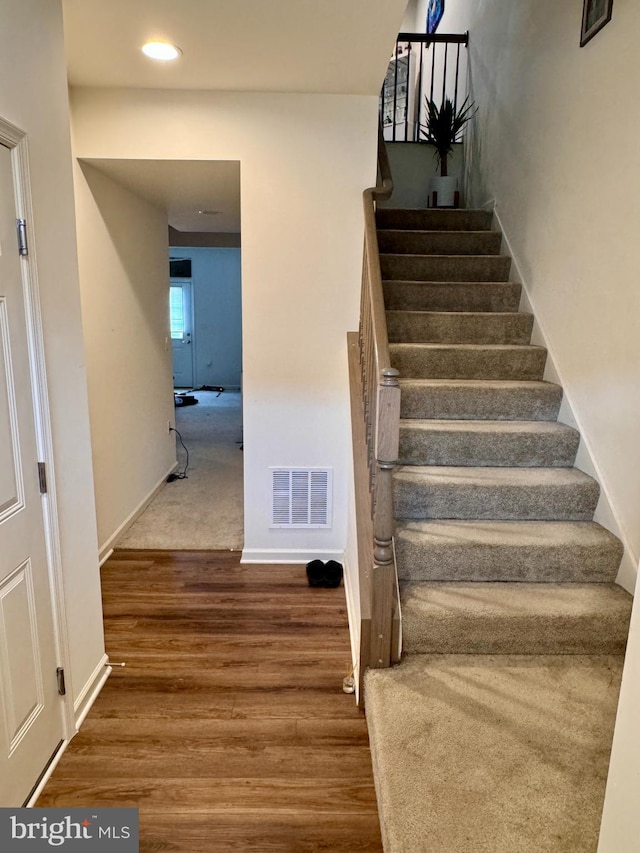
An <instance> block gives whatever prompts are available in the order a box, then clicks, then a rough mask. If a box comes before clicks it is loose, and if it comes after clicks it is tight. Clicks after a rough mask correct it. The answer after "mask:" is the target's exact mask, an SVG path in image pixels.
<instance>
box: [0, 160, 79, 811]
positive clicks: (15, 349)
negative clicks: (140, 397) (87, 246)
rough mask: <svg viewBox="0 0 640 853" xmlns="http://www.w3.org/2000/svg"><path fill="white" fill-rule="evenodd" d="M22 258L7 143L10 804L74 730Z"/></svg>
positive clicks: (3, 674) (3, 206)
mask: <svg viewBox="0 0 640 853" xmlns="http://www.w3.org/2000/svg"><path fill="white" fill-rule="evenodd" d="M21 263H22V261H21V260H20V258H19V256H18V244H17V239H16V204H15V195H14V183H13V171H12V159H11V151H10V150H9V149H8V148H6V147H5V146H4V145H0V806H19V805H22V804H23V802H24V801H25V800H26V799H27V797H28V796H29V793H30V791H31V790H32V788H33V786H34V785H35V784H36V782H37V780H38V777H39V775H40V773H41V772H42V770H43V769H44V767H45V766H46V764H47V762H48V760H49V758H50V757H51V755H52V754H53V753H54V752H55V750H56V747H57V746H58V744H59V743H60V741H61V740H62V739H63V737H64V735H63V717H62V710H63V709H62V700H61V699H60V697H59V695H58V687H57V680H56V651H55V634H54V619H53V612H52V606H51V588H50V584H49V575H48V568H47V555H46V548H45V536H44V521H43V513H42V499H41V495H40V486H39V476H38V467H37V463H38V459H37V450H36V432H35V424H34V403H33V400H34V398H33V394H32V385H31V374H30V362H29V350H28V343H27V322H26V317H25V303H24V292H23V284H22V275H21ZM61 274H64V272H61Z"/></svg>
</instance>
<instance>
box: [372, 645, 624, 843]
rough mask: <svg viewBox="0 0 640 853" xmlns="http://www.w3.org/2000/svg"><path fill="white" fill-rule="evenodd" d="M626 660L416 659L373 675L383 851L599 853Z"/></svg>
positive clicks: (564, 657) (563, 657)
mask: <svg viewBox="0 0 640 853" xmlns="http://www.w3.org/2000/svg"><path fill="white" fill-rule="evenodd" d="M622 661H623V659H622V657H621V656H615V657H608V656H605V655H602V656H586V655H585V656H583V655H554V656H536V657H525V656H522V657H520V656H510V655H502V656H493V657H492V656H483V655H415V656H411V657H409V658H408V659H407V660H405V661H404V662H403V663H402V664H401V665H400V666H398V667H395V668H393V669H387V670H369V672H368V673H367V676H366V687H365V692H366V705H367V721H368V723H369V734H370V738H371V746H372V754H373V757H374V775H375V779H376V789H377V794H378V803H379V806H380V812H381V816H382V821H381V822H382V831H383V840H384V849H385V853H543V852H544V851H549V853H551V851H553V853H569V852H570V853H595V851H596V848H597V843H598V830H599V826H600V813H601V809H602V802H603V798H604V789H605V783H606V777H607V768H608V764H609V752H610V748H611V741H612V737H613V726H614V720H615V714H616V704H617V699H618V691H619V685H620V678H621V671H622Z"/></svg>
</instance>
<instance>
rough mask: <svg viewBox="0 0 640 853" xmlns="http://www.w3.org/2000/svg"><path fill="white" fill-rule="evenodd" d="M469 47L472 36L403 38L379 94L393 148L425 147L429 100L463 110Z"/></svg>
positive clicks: (410, 35) (417, 35) (413, 35)
mask: <svg viewBox="0 0 640 853" xmlns="http://www.w3.org/2000/svg"><path fill="white" fill-rule="evenodd" d="M468 45H469V33H468V32H466V33H459V34H454V33H450V34H447V33H435V34H430V35H427V34H425V33H400V34H399V35H398V38H397V40H396V46H395V50H394V53H393V56H392V57H391V62H390V63H389V67H388V69H387V74H386V77H385V80H384V84H383V86H382V92H381V93H380V120H381V122H382V126H383V131H384V138H385V139H386V140H387V141H388V142H420V140H421V136H420V128H421V127H424V126H425V124H426V117H427V115H426V101H425V98H428V99H429V100H430V101H435V102H436V103H437V104H438V106H440V104H441V103H442V102H443V101H444V100H445V98H449V99H450V100H451V101H452V103H453V104H454V107H455V108H456V109H457V108H458V107H459V106H460V105H461V104H462V102H463V101H464V99H465V97H466V91H467V51H466V48H467V47H468ZM462 48H465V50H463V49H462ZM461 138H462V137H461ZM461 138H460V140H458V141H461Z"/></svg>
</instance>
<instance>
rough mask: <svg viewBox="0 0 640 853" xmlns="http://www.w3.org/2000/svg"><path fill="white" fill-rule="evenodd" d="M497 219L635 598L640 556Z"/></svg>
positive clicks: (536, 339) (562, 417) (622, 580)
mask: <svg viewBox="0 0 640 853" xmlns="http://www.w3.org/2000/svg"><path fill="white" fill-rule="evenodd" d="M493 216H494V223H495V225H496V226H497V228H496V229H495V230H498V229H499V230H500V231H501V232H502V240H503V244H504V249H505V250H506V252H504V254H508V255H509V256H510V257H511V264H512V275H511V280H512V281H514V282H516V283H517V284H521V285H522V297H521V300H520V310H521V311H527V312H529V313H531V314H533V317H534V322H533V332H532V334H531V343H532V344H537V345H539V346H543V347H545V348H546V350H547V364H546V367H545V371H544V379H545V381H547V382H555V383H557V384H558V385H560V386H561V387H562V390H563V396H562V404H561V406H560V414H559V415H558V420H559V421H560V422H561V423H566V424H569V425H570V426H572V427H574V428H575V429H577V430H578V431H579V433H580V445H579V447H578V453H577V457H576V467H578V468H579V469H580V470H581V471H584V472H585V473H586V474H589V476H590V477H593V478H594V480H597V481H598V483H599V485H600V500H599V501H598V505H597V507H596V511H595V513H594V517H593V518H594V521H596V522H597V523H598V524H601V525H602V526H603V527H606V528H607V530H610V531H611V532H612V533H613V534H614V535H615V536H617V537H618V539H620V540H621V542H622V544H623V545H624V554H623V557H622V562H621V563H620V568H619V569H618V576H617V578H616V583H618V584H620V586H622V587H623V588H624V589H626V590H627V592H630V593H631V594H632V595H633V591H634V588H635V584H636V575H637V568H636V567H637V565H638V555H636V554H634V553H633V551H632V550H631V548H630V546H629V537H628V536H627V534H626V531H625V529H624V527H623V525H622V523H621V521H620V519H619V517H618V515H617V513H616V511H615V509H614V505H613V502H612V500H611V498H610V495H609V491H608V489H607V484H606V480H605V478H604V476H603V474H602V471H601V469H600V466H599V465H598V463H597V461H596V456H595V453H594V452H593V449H592V447H591V444H590V442H589V439H588V438H587V436H586V434H585V431H584V429H583V427H582V425H581V423H580V419H579V418H578V416H577V415H576V413H575V411H574V409H573V406H572V405H571V393H570V391H569V386H568V383H566V382H565V381H564V380H563V378H562V372H561V370H560V369H559V368H558V364H557V361H556V358H555V355H554V352H553V348H552V347H551V345H550V344H549V338H548V337H547V335H546V333H545V330H544V327H543V325H542V324H541V323H540V320H539V319H538V314H537V313H536V310H535V306H534V302H533V299H532V298H531V295H530V290H529V288H528V286H527V282H526V280H525V277H524V276H523V275H522V268H521V266H520V264H519V263H518V258H517V255H516V253H515V252H514V250H513V247H512V245H511V242H510V240H509V237H508V236H507V232H506V230H505V227H504V224H503V222H502V220H501V219H500V214H499V212H498V205H497V204H495V206H494V209H493Z"/></svg>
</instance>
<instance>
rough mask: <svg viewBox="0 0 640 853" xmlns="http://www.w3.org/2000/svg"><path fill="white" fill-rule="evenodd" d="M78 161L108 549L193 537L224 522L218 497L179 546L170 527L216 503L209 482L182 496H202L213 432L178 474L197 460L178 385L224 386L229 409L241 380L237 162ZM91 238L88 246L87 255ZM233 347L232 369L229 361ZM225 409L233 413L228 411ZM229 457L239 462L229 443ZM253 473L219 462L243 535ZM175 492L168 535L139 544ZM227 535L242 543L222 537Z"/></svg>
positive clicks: (180, 527)
mask: <svg viewBox="0 0 640 853" xmlns="http://www.w3.org/2000/svg"><path fill="white" fill-rule="evenodd" d="M81 166H82V169H81V171H82V176H84V178H85V179H86V186H84V185H82V184H81V183H80V184H79V187H78V209H79V211H80V215H79V216H78V240H79V246H80V251H81V254H82V268H81V287H83V292H82V298H83V324H84V326H85V340H86V346H87V354H88V355H87V363H88V369H87V374H88V392H89V404H90V412H91V429H92V442H93V449H94V480H95V488H96V503H97V514H98V533H99V537H100V550H101V558H102V559H104V557H106V556H107V554H108V553H109V550H110V549H111V548H113V547H116V546H117V547H121V546H126V547H158V548H160V547H161V548H172V547H189V542H192V543H193V544H194V545H195V543H196V542H197V541H198V538H197V537H198V536H199V535H200V533H201V531H202V530H203V529H206V528H213V527H215V526H216V524H215V523H213V524H212V522H211V520H210V519H211V518H214V519H215V518H216V517H217V516H218V508H217V506H214V507H213V508H212V507H209V510H208V519H209V520H206V519H204V518H202V519H201V521H200V523H199V524H198V526H197V530H194V532H193V535H190V536H189V538H188V540H187V541H186V542H185V541H184V538H182V539H181V542H182V543H183V544H181V545H180V546H178V545H177V544H176V543H177V540H172V541H167V539H166V534H168V533H170V532H171V531H172V530H173V531H174V532H175V533H176V535H177V534H178V532H180V535H181V536H183V533H184V531H186V530H187V529H188V526H189V525H188V522H190V520H192V519H193V520H195V519H196V518H199V517H200V513H201V512H202V513H204V512H205V510H206V508H205V507H204V500H205V498H206V491H205V490H203V491H202V492H201V493H200V498H196V499H198V500H200V503H199V504H198V506H197V508H196V509H193V510H192V511H186V510H185V509H184V505H183V501H184V500H185V499H186V497H187V495H188V494H189V493H194V496H195V491H196V490H195V489H194V485H195V481H196V480H197V476H196V475H197V474H198V472H199V470H200V463H199V462H198V454H199V451H200V450H204V449H205V447H206V441H205V436H203V435H201V434H199V435H198V436H196V437H194V438H193V439H192V441H191V446H190V445H189V442H188V441H185V444H186V446H187V447H188V449H189V453H190V468H189V471H187V476H186V477H185V478H181V479H175V478H173V477H172V475H174V474H176V473H178V474H180V473H181V472H184V466H185V462H186V455H185V451H184V449H183V447H182V445H181V443H180V441H179V440H177V436H176V434H175V433H174V432H173V431H172V430H173V429H178V430H180V424H179V419H180V418H181V417H182V413H181V412H180V411H179V410H178V409H177V408H175V407H174V385H175V386H178V387H179V388H180V389H185V390H191V389H192V388H199V387H204V386H221V387H223V388H224V389H225V391H224V392H223V395H222V397H221V398H220V400H218V401H217V404H216V405H217V406H218V407H220V403H221V401H222V400H223V398H224V399H225V400H228V399H229V396H228V395H230V394H232V393H236V394H237V389H239V387H240V384H241V383H240V370H241V351H242V343H241V335H242V318H241V287H242V282H241V264H240V252H241V249H240V164H239V162H237V161H224V162H223V161H175V160H106V159H100V160H95V159H91V160H83V161H82V163H81ZM85 246H87V247H89V246H90V249H91V251H88V249H87V251H85V252H83V251H82V250H83V247H85ZM209 255H211V257H213V258H214V260H210V259H209V260H207V258H208V257H209ZM174 256H177V257H180V258H188V259H191V260H192V273H191V275H190V276H189V277H187V276H182V275H181V276H170V269H169V259H170V258H171V257H174ZM171 278H172V279H174V280H173V281H171V280H170V279H171ZM175 279H181V280H177V281H176V280H175ZM230 302H231V303H232V307H233V312H234V313H233V319H232V320H229V313H228V308H229V303H230ZM170 316H171V326H170V324H169V317H170ZM230 354H233V364H232V365H231V367H232V368H233V370H227V367H228V366H229V356H230ZM174 359H175V360H174ZM174 377H175V378H174ZM236 399H237V400H238V405H237V406H236V410H237V415H238V421H239V425H238V428H237V429H236V430H234V435H233V448H232V449H233V451H234V454H235V456H236V457H240V459H241V458H242V451H241V450H240V449H239V448H240V444H238V445H236V444H235V442H236V441H241V440H242V430H241V412H242V407H241V400H240V397H239V396H236ZM198 406H200V408H199V409H198ZM205 408H207V409H208V413H209V414H208V415H206V414H203V415H202V416H201V417H202V418H205V417H206V422H207V423H208V424H210V425H211V424H212V423H213V418H214V416H217V415H216V411H217V410H216V409H215V408H214V407H213V406H212V407H205V406H204V401H203V402H202V403H199V404H197V405H196V406H194V407H193V409H194V412H195V410H196V409H198V411H200V412H204V410H205ZM191 416H192V415H190V417H191ZM228 417H229V412H227V411H224V412H222V413H221V414H220V418H222V419H228ZM222 434H224V435H225V436H226V438H225V441H227V442H229V441H230V436H229V435H228V433H227V432H225V430H222V431H220V430H218V429H215V430H213V429H209V433H208V440H209V442H210V443H215V442H216V440H217V438H219V437H220V435H222ZM176 440H177V441H176ZM176 452H177V456H178V469H177V471H176V469H175V460H176ZM221 453H222V457H223V458H225V459H227V461H229V460H228V457H229V456H230V455H232V454H231V453H230V450H229V444H228V443H227V445H226V446H225V447H223V448H222V449H221ZM123 472H125V474H123ZM242 476H243V474H242V466H241V465H240V466H238V465H237V464H229V465H227V464H226V463H224V464H223V463H222V462H220V463H219V464H216V468H215V471H213V472H212V473H211V477H210V479H211V480H212V482H213V483H215V484H217V485H218V486H220V487H221V486H222V484H223V482H225V481H226V480H227V479H230V478H237V484H238V485H237V491H238V492H239V497H238V498H237V500H236V499H235V498H234V506H236V504H237V505H239V509H238V510H237V512H236V514H237V516H238V518H239V519H240V522H239V524H240V536H242V517H243V510H242V505H243V502H242ZM168 478H171V480H170V482H167V480H168ZM219 492H220V489H219V490H218V492H216V494H214V495H213V496H212V497H214V498H216V497H217V495H218V494H219ZM209 496H210V497H211V495H209ZM167 500H168V501H170V502H171V504H172V510H171V512H169V513H168V514H167V516H165V522H164V523H161V524H160V525H159V527H158V532H159V533H161V534H162V539H160V540H155V541H154V540H151V539H150V538H146V539H145V541H146V542H147V543H148V544H146V545H144V546H138V545H136V544H135V541H134V540H132V539H131V537H132V536H133V535H134V534H137V533H139V532H140V530H141V527H140V524H141V522H143V521H144V522H145V523H146V522H148V521H149V519H150V518H151V517H152V513H153V504H155V506H156V507H157V503H156V501H167ZM234 512H235V511H234ZM167 518H169V519H170V523H169V521H166V519H167ZM196 534H197V535H196ZM185 535H186V534H185ZM145 536H146V534H145ZM237 542H238V539H237V537H236V538H235V539H234V540H233V546H235V545H236V544H237ZM226 545H232V543H231V542H227V541H224V542H220V543H219V547H225V546H226ZM198 547H205V546H204V545H198ZM206 547H208V546H206Z"/></svg>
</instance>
